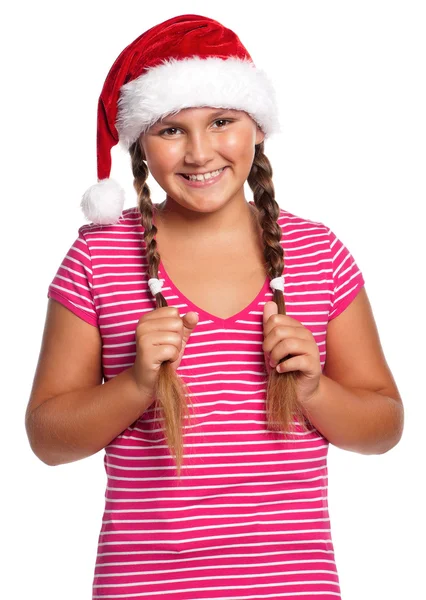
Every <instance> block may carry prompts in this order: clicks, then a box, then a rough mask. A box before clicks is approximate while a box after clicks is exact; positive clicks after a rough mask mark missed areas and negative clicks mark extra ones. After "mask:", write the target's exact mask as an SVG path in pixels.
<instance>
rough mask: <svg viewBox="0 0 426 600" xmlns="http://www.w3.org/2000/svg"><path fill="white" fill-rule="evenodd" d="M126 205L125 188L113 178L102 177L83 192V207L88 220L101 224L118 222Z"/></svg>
mask: <svg viewBox="0 0 426 600" xmlns="http://www.w3.org/2000/svg"><path fill="white" fill-rule="evenodd" d="M123 207H124V190H123V189H122V188H121V187H120V185H119V184H118V183H117V182H116V181H114V180H113V179H101V181H99V183H95V185H92V186H91V187H90V188H89V189H88V190H86V192H85V193H84V194H83V198H82V200H81V208H82V210H83V213H84V216H85V217H86V219H87V220H88V221H91V222H92V223H96V224H99V225H112V224H114V223H118V221H119V218H120V216H121V213H122V212H123Z"/></svg>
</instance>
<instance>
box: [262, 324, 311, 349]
mask: <svg viewBox="0 0 426 600" xmlns="http://www.w3.org/2000/svg"><path fill="white" fill-rule="evenodd" d="M312 339H313V337H312V333H311V332H310V331H309V330H308V329H306V328H305V327H303V326H300V327H285V326H279V327H275V328H274V329H273V330H272V331H270V332H269V334H267V335H265V339H264V340H263V350H264V352H267V353H270V352H272V349H273V348H274V347H275V346H276V345H277V344H279V343H280V341H281V340H285V341H288V340H301V341H302V342H303V341H304V342H305V343H306V342H310V341H312Z"/></svg>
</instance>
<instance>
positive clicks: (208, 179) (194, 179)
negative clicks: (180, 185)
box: [178, 167, 227, 187]
mask: <svg viewBox="0 0 426 600" xmlns="http://www.w3.org/2000/svg"><path fill="white" fill-rule="evenodd" d="M226 168H227V167H223V168H222V169H218V170H217V171H211V172H210V173H205V174H204V175H201V174H200V175H183V174H182V173H178V177H180V178H181V179H182V180H183V181H184V182H185V184H186V185H189V186H190V187H209V186H211V185H213V184H215V183H216V182H218V181H219V180H220V179H221V178H222V176H223V173H224V172H225V170H226Z"/></svg>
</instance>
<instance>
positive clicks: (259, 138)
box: [255, 125, 265, 146]
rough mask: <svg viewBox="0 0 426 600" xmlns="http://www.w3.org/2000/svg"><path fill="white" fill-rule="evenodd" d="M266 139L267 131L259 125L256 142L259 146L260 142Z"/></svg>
mask: <svg viewBox="0 0 426 600" xmlns="http://www.w3.org/2000/svg"><path fill="white" fill-rule="evenodd" d="M264 139H265V133H264V132H263V131H262V129H261V128H260V127H259V126H258V125H257V127H256V142H255V145H256V146H257V145H258V144H260V143H262V142H263V140H264Z"/></svg>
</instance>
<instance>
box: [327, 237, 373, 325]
mask: <svg viewBox="0 0 426 600" xmlns="http://www.w3.org/2000/svg"><path fill="white" fill-rule="evenodd" d="M328 235H329V238H330V250H331V257H332V269H333V302H332V306H331V308H330V312H329V315H328V320H329V321H331V320H332V319H335V318H336V317H337V316H338V315H340V313H342V312H343V311H344V310H345V308H346V307H347V306H349V304H350V303H351V302H352V300H353V299H354V298H355V296H356V295H357V294H358V292H359V291H360V289H361V288H362V287H363V286H364V285H365V281H364V277H363V274H362V273H361V270H360V269H359V267H358V265H357V264H356V262H355V259H354V257H353V256H352V254H351V253H350V251H349V249H348V248H347V247H346V246H345V245H344V244H343V243H342V241H341V240H340V239H339V238H337V237H336V235H335V234H334V233H333V231H331V230H330V229H329V231H328Z"/></svg>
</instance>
